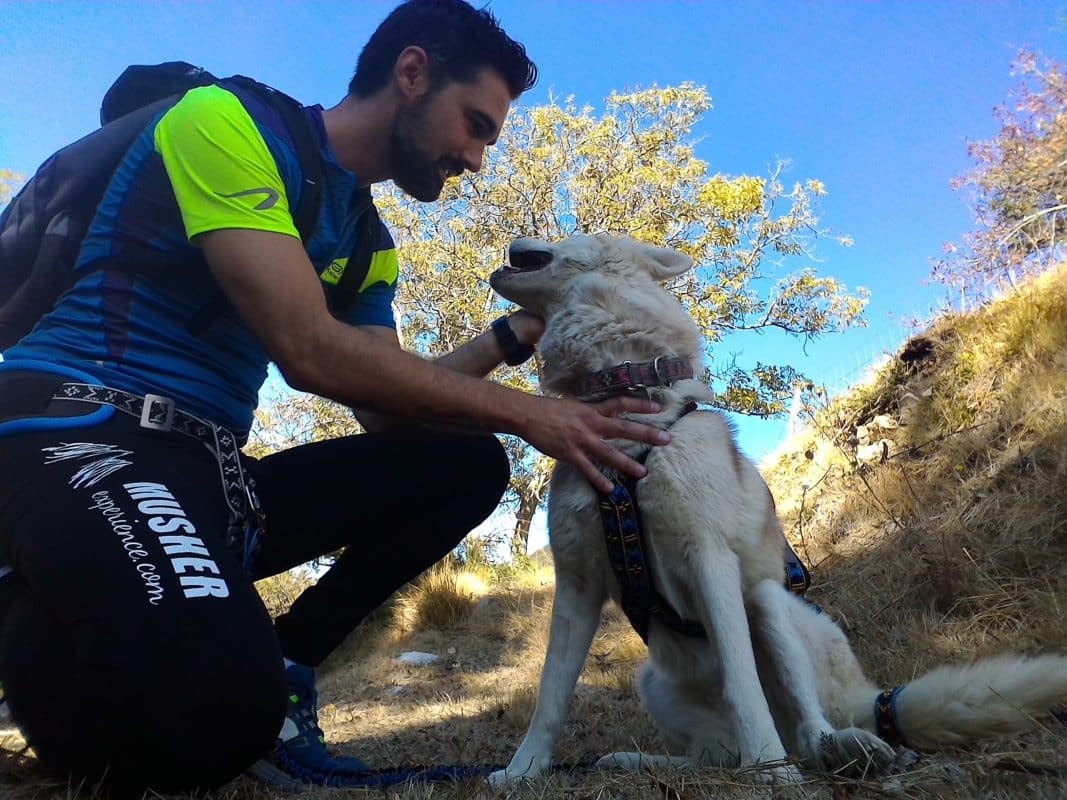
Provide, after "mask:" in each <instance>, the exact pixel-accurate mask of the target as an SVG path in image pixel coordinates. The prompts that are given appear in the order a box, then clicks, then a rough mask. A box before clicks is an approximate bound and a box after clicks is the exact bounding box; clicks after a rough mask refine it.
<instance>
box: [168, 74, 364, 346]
mask: <svg viewBox="0 0 1067 800" xmlns="http://www.w3.org/2000/svg"><path fill="white" fill-rule="evenodd" d="M221 83H223V84H225V83H233V84H234V85H236V86H238V87H240V88H241V89H244V90H246V91H248V92H250V93H252V94H254V95H256V96H257V97H258V98H260V99H261V100H262V101H263V102H265V103H266V104H267V105H269V106H270V107H271V108H273V109H275V110H276V111H277V112H278V113H279V114H280V115H281V118H282V121H283V122H284V123H285V127H286V129H287V130H288V131H289V135H290V136H291V137H292V140H293V149H294V150H295V151H296V158H297V160H298V161H299V162H300V173H301V175H303V178H304V182H303V185H302V186H301V187H300V197H299V199H298V200H297V204H296V208H295V209H294V210H293V224H294V225H295V226H296V230H297V233H299V234H300V241H301V242H303V244H304V245H305V246H307V243H308V242H309V241H310V240H311V237H312V236H313V235H314V234H315V227H316V223H317V222H318V219H319V211H320V209H321V206H322V182H323V172H322V158H321V157H320V155H319V137H318V133H317V131H316V130H315V128H314V127H313V126H312V123H311V120H310V119H308V115H307V112H306V111H305V110H304V107H303V105H301V104H300V103H299V102H297V101H296V100H294V99H293V98H292V97H290V96H289V95H287V94H285V93H283V92H279V91H278V90H277V89H273V88H271V87H270V86H267V85H266V84H263V83H260V82H259V81H256V80H253V79H252V78H246V77H245V76H244V75H234V76H233V77H232V78H227V79H226V80H224V81H221ZM357 291H358V287H357ZM229 306H230V301H229V300H228V299H227V298H226V295H225V294H223V291H222V289H221V288H220V289H218V290H217V291H216V292H215V294H214V296H212V298H211V299H210V300H208V301H207V302H206V303H205V304H204V305H202V306H201V307H200V308H199V309H198V310H197V312H196V313H195V314H193V316H192V318H190V320H189V321H188V322H186V323H185V329H186V330H187V331H189V333H191V334H192V335H193V336H200V335H202V334H203V333H204V332H205V331H207V329H208V328H210V327H211V324H212V323H213V322H214V321H215V320H216V319H218V317H219V316H221V315H222V314H223V313H224V312H225V311H226V309H227V308H229Z"/></svg>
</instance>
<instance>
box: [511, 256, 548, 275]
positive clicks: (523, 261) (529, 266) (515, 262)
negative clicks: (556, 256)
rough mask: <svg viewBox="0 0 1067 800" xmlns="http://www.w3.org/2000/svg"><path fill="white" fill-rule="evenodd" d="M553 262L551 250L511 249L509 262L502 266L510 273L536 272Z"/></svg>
mask: <svg viewBox="0 0 1067 800" xmlns="http://www.w3.org/2000/svg"><path fill="white" fill-rule="evenodd" d="M551 263H552V252H551V251H549V250H509V251H508V263H507V264H505V265H504V266H503V267H501V268H500V271H501V272H504V273H507V274H509V275H512V274H515V273H517V272H536V271H537V270H539V269H544V268H545V267H547V266H548V265H549V264H551Z"/></svg>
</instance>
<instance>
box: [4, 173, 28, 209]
mask: <svg viewBox="0 0 1067 800" xmlns="http://www.w3.org/2000/svg"><path fill="white" fill-rule="evenodd" d="M22 182H23V178H22V176H21V175H19V174H18V173H17V172H13V171H11V170H9V169H0V210H2V209H3V207H4V206H5V205H7V202H8V200H10V199H11V198H12V197H14V196H15V193H16V192H17V191H18V190H19V187H20V186H21V185H22Z"/></svg>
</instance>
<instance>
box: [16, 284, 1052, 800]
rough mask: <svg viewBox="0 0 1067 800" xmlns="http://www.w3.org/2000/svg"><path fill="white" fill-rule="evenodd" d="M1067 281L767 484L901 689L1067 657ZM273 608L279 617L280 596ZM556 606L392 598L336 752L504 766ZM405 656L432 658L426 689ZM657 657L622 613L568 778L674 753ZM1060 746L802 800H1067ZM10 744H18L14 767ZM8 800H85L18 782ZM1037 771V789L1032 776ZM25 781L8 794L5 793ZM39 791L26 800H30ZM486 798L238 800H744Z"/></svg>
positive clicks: (441, 789) (851, 403)
mask: <svg viewBox="0 0 1067 800" xmlns="http://www.w3.org/2000/svg"><path fill="white" fill-rule="evenodd" d="M1065 285H1067V265H1065V266H1064V267H1063V268H1061V269H1060V270H1058V271H1056V272H1054V273H1051V274H1047V275H1046V276H1044V277H1043V278H1042V279H1041V280H1039V281H1037V282H1035V283H1033V284H1031V285H1028V286H1026V287H1024V288H1023V289H1022V290H1021V291H1020V292H1018V293H1016V294H1013V295H1011V296H1008V297H1005V298H1004V299H1002V300H1001V301H999V302H996V303H993V304H990V305H988V306H986V307H985V308H983V309H981V310H979V311H977V312H975V313H971V314H967V315H952V316H946V317H943V318H941V319H938V320H937V321H936V322H935V323H934V324H933V325H932V326H931V327H930V328H929V329H928V330H926V331H924V332H923V333H922V334H921V335H918V336H916V337H914V338H913V339H911V340H910V341H909V342H908V343H907V344H906V345H905V346H904V347H903V348H902V349H901V351H900V352H898V353H896V354H894V355H893V356H892V357H891V358H889V359H888V360H887V361H886V362H885V363H884V364H883V365H882V366H880V367H879V368H878V369H877V370H875V371H873V372H872V374H871V375H870V377H869V379H868V380H866V381H865V382H863V383H862V384H861V385H858V386H856V387H854V388H853V389H852V390H850V391H849V392H847V393H846V394H844V395H842V396H840V397H837V398H833V399H831V400H828V401H827V402H826V403H825V404H824V405H823V406H822V407H819V408H815V409H812V410H811V413H810V415H809V420H808V423H807V426H806V427H805V428H804V430H803V431H802V432H801V434H799V435H798V436H797V437H796V438H795V440H794V441H793V442H791V443H790V444H789V446H787V447H785V448H783V449H782V450H781V451H780V452H779V453H777V454H776V455H775V457H774V458H773V459H772V460H769V461H768V462H767V463H765V464H764V465H763V471H764V474H765V476H766V478H767V480H768V482H769V483H770V485H771V487H772V489H773V491H774V494H775V497H776V499H777V503H778V508H779V512H780V515H781V517H782V520H783V523H784V525H785V528H786V531H787V534H788V536H789V537H790V539H791V541H792V542H793V544H794V546H795V548H796V549H797V551H798V553H799V554H800V555H801V556H802V557H803V558H804V559H805V560H806V561H807V562H808V563H809V564H810V565H811V566H812V571H813V573H814V577H815V583H814V585H813V587H812V589H811V591H810V595H809V596H810V597H811V599H813V600H814V601H815V602H817V603H818V604H819V605H820V606H821V607H822V608H823V609H824V610H825V612H826V613H828V614H831V615H832V616H833V617H834V618H835V619H837V620H838V621H839V622H840V623H841V625H842V626H843V627H844V628H845V630H846V631H847V632H848V634H849V636H850V638H851V640H852V642H853V644H854V647H855V649H856V651H857V654H858V655H859V658H860V660H861V662H862V663H863V664H864V666H865V668H866V669H867V670H868V672H869V674H870V675H871V676H872V677H873V678H874V679H875V680H876V681H880V682H883V683H884V684H886V685H895V684H896V683H900V682H904V681H906V680H907V679H908V678H909V677H910V676H911V675H913V674H914V673H916V672H918V671H920V670H924V669H927V668H929V667H931V666H933V665H935V664H937V663H943V662H945V661H948V660H966V659H968V658H971V657H973V656H976V655H987V654H993V653H999V652H1005V651H1009V650H1016V651H1025V652H1031V653H1036V652H1042V651H1060V652H1062V651H1067V296H1065V295H1067V292H1065ZM272 591H273V593H272V594H271V598H272V601H274V602H284V598H285V596H286V592H285V587H277V586H276V587H274V589H273V590H272ZM551 602H552V571H551V566H550V565H548V564H540V565H532V566H529V567H527V568H517V567H516V568H495V569H494V568H490V567H488V566H482V567H467V568H466V569H461V568H459V567H456V566H449V567H441V568H439V569H436V570H434V571H433V572H431V573H430V574H428V575H427V576H424V578H423V580H421V581H420V582H419V583H418V584H417V585H414V586H412V587H409V588H408V589H406V590H405V591H403V592H402V593H400V595H398V596H397V597H396V598H395V599H394V600H393V601H392V602H391V603H390V604H389V605H388V607H386V608H384V609H382V610H381V611H380V612H378V613H377V614H376V615H375V617H374V618H373V619H371V620H368V622H367V623H365V624H364V626H363V627H362V628H361V629H360V630H359V631H357V633H356V634H355V635H354V636H353V638H352V640H351V641H350V642H349V643H348V644H347V645H346V647H345V648H344V649H343V652H340V653H338V654H337V655H336V656H335V657H334V658H333V659H332V661H331V662H330V663H329V664H328V665H326V666H327V668H326V669H325V670H324V674H323V679H322V681H321V685H320V689H321V694H322V700H323V702H324V704H325V705H324V707H323V710H322V721H323V724H324V727H325V728H326V731H327V736H328V738H329V739H330V740H331V741H332V742H335V743H337V744H338V747H339V749H341V750H343V751H346V752H351V753H355V754H358V755H360V756H361V757H362V758H364V759H366V760H368V761H370V762H371V763H373V764H375V765H376V766H379V767H391V766H399V765H410V764H416V763H423V764H502V763H506V761H507V759H508V758H510V756H511V754H512V752H513V751H514V748H515V747H516V746H517V745H518V743H519V741H520V739H521V737H522V735H523V733H524V731H525V727H526V724H527V722H528V719H529V715H530V713H531V712H532V709H533V704H534V701H535V692H536V686H537V681H538V677H539V674H540V668H541V664H542V661H543V658H544V651H545V646H546V641H547V630H548V617H549V611H550V608H551ZM407 651H421V652H427V653H432V654H434V655H436V656H438V660H437V661H436V662H435V663H433V664H430V665H426V666H408V665H405V664H403V663H401V662H400V661H399V660H398V656H400V655H401V654H402V653H404V652H407ZM643 655H644V646H643V644H642V643H641V641H640V640H639V639H638V638H637V636H636V635H635V634H633V633H632V631H630V630H629V628H628V626H627V625H626V624H625V622H624V620H623V618H622V616H621V614H620V613H619V612H618V611H617V610H615V609H610V610H609V611H608V612H607V614H606V618H605V624H604V625H602V627H601V630H600V631H599V633H598V635H597V637H596V639H595V641H594V644H593V650H592V654H591V656H590V658H589V660H588V662H587V664H586V667H585V669H584V671H583V673H582V677H581V680H580V684H579V687H578V691H577V694H576V697H575V699H574V701H573V703H572V707H571V716H570V721H569V722H568V724H567V726H566V728H565V731H564V734H563V736H562V738H561V741H560V745H559V748H558V751H557V757H558V759H559V760H560V761H561V762H568V763H579V762H587V761H589V760H590V759H593V758H595V757H596V756H597V755H599V754H602V753H604V752H607V751H609V750H615V749H635V748H636V749H641V750H645V751H650V752H652V751H662V749H663V747H662V743H661V742H660V741H659V740H658V738H657V736H656V733H655V731H654V729H653V727H652V725H651V724H650V723H649V721H648V720H647V719H646V718H645V716H644V714H643V712H641V711H640V710H639V709H638V708H637V706H636V703H635V697H634V692H633V680H632V675H633V670H634V667H635V666H636V665H637V664H638V663H640V661H641V660H642V658H643ZM1062 735H1063V731H1062V729H1060V728H1059V727H1058V725H1057V723H1055V722H1054V721H1053V720H1052V718H1051V716H1050V717H1049V732H1048V733H1047V734H1046V735H1044V736H1032V737H1028V738H1027V739H1025V740H1022V741H1013V742H1001V743H996V744H992V745H985V746H982V747H979V748H971V749H966V750H959V751H953V752H949V753H944V754H939V755H937V756H926V757H924V758H923V759H922V760H921V761H920V762H919V765H918V767H917V768H916V769H915V770H914V771H912V772H909V773H906V774H904V775H900V776H896V777H894V778H892V779H886V780H882V781H877V782H874V781H872V782H867V783H855V782H852V783H849V782H845V781H843V780H830V779H828V778H815V777H814V776H813V782H812V783H811V784H810V785H809V786H807V787H805V789H804V790H802V791H801V792H798V794H800V795H803V796H810V797H826V798H829V797H834V798H838V797H856V798H882V797H886V796H898V797H915V798H934V797H939V798H942V797H943V798H970V797H996V798H1007V799H1008V800H1023V798H1026V799H1027V800H1033V799H1034V798H1058V797H1063V796H1065V795H1067V779H1065V777H1063V776H1065V775H1067V757H1065V753H1064V750H1063V739H1062ZM17 744H18V741H17V738H14V737H12V738H11V739H9V740H8V741H7V743H6V746H7V747H8V748H9V750H10V749H12V748H15V747H17ZM8 761H9V763H8V765H7V768H6V774H5V775H3V776H0V794H2V796H3V797H5V798H12V800H28V798H31V797H34V798H38V797H40V798H43V797H51V796H57V797H70V796H71V794H70V793H69V792H68V790H67V788H66V787H54V788H55V791H51V789H50V788H49V787H47V785H46V784H42V783H36V782H34V781H35V780H36V773H35V770H34V766H33V761H32V758H23V759H19V758H17V757H15V756H13V755H12V756H10V757H9V758H8ZM1019 764H1023V765H1031V766H1033V765H1039V766H1041V767H1042V768H1043V770H1044V772H1043V774H1027V773H1024V772H1019V771H1017V768H1018V766H1019ZM16 780H18V781H21V783H20V784H19V785H18V787H17V788H16V786H15V784H14V783H13V781H16ZM27 780H28V781H29V784H28V785H27V783H26V781H27ZM479 791H480V789H479V786H478V784H477V783H473V782H472V783H469V784H457V785H450V784H441V785H436V786H433V787H431V786H413V787H406V788H395V789H390V790H389V791H388V792H385V793H381V792H364V791H357V790H347V791H340V790H315V791H307V792H299V793H295V794H293V793H290V794H281V793H276V792H271V791H269V790H267V789H265V788H263V787H259V786H256V785H254V784H252V783H250V782H245V781H242V782H238V783H236V784H234V785H233V786H231V787H228V788H227V789H226V790H225V791H224V792H222V793H221V794H220V796H221V797H222V798H224V800H239V799H241V800H243V799H244V798H273V797H282V796H284V797H292V798H320V797H321V798H325V797H331V798H333V797H337V798H340V797H364V796H374V797H389V798H390V799H391V800H392V798H397V799H401V798H402V799H404V800H408V799H413V798H427V797H431V796H432V797H435V798H437V797H440V798H472V797H475V796H478V797H486V798H492V797H505V796H506V797H516V798H546V799H547V800H558V799H559V798H583V799H584V798H649V797H664V798H668V800H682V798H686V800H690V799H692V800H700V799H702V798H711V797H731V798H732V797H736V798H745V797H752V796H755V795H754V791H753V790H752V789H751V788H750V781H749V780H748V778H747V777H746V776H744V775H741V774H738V773H735V772H731V771H707V772H702V773H699V774H685V773H671V774H659V775H641V776H637V777H625V776H620V775H613V774H597V773H592V772H588V771H582V770H577V771H573V772H567V773H558V774H555V775H552V776H550V777H549V778H547V779H545V780H544V781H540V782H538V783H535V784H533V785H532V786H528V787H524V788H521V789H518V790H514V791H512V792H511V793H504V792H500V793H495V794H494V793H491V792H484V793H482V794H479Z"/></svg>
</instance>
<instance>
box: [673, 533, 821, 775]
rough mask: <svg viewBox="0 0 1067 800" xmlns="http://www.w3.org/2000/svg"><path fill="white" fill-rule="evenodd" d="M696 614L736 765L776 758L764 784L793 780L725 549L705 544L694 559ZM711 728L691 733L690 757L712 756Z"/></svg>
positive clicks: (732, 559)
mask: <svg viewBox="0 0 1067 800" xmlns="http://www.w3.org/2000/svg"><path fill="white" fill-rule="evenodd" d="M693 566H694V567H695V569H696V575H695V577H696V579H697V584H698V586H697V589H698V591H699V594H700V599H701V602H700V604H699V605H700V618H701V622H703V624H704V629H705V630H706V631H707V633H708V646H709V647H710V648H711V649H712V653H711V656H712V657H713V658H717V659H718V660H719V663H720V664H721V667H722V670H721V674H722V698H723V708H724V710H725V711H726V713H727V715H728V718H729V719H730V721H731V722H732V723H733V725H734V728H735V730H736V731H737V746H738V756H739V757H740V761H741V766H750V765H753V764H758V763H761V762H778V763H776V764H775V765H774V766H772V767H769V768H768V769H767V770H765V771H764V772H763V775H762V776H761V777H763V778H765V779H766V780H767V781H768V782H774V783H778V782H782V783H796V782H799V781H800V780H801V779H802V778H801V775H800V772H799V770H797V768H796V767H794V766H793V765H791V764H785V763H782V762H784V760H785V757H786V753H785V748H784V747H783V746H782V740H781V738H780V737H779V736H778V731H777V730H776V729H775V727H774V719H773V718H772V717H771V710H770V706H769V705H768V703H767V698H766V696H765V695H764V692H763V687H762V685H761V684H760V679H759V673H758V671H757V668H756V656H755V653H754V651H753V648H752V638H751V634H750V632H749V626H748V618H747V616H746V614H745V605H744V601H743V599H742V591H741V566H740V563H739V561H738V558H737V555H736V554H735V553H734V552H733V551H732V550H728V549H726V548H722V549H719V550H716V549H714V548H709V549H708V550H706V551H705V552H703V553H702V554H701V555H700V557H698V558H694V560H693ZM718 746H719V745H718V742H717V740H716V736H715V731H714V730H708V731H702V732H699V733H695V734H694V736H693V741H692V743H691V746H690V754H691V755H692V756H693V757H694V758H698V759H706V758H709V757H713V752H712V751H713V750H714V749H715V748H717V747H718Z"/></svg>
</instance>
